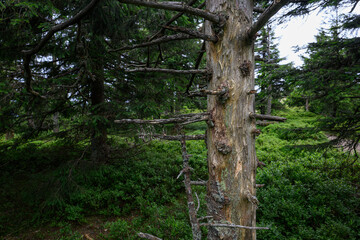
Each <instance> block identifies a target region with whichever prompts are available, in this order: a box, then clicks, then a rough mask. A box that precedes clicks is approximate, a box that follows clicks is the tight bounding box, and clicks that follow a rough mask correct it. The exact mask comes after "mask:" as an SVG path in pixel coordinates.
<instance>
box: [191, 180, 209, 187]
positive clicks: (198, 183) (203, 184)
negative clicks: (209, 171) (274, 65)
mask: <svg viewBox="0 0 360 240" xmlns="http://www.w3.org/2000/svg"><path fill="white" fill-rule="evenodd" d="M190 183H191V185H201V186H205V185H206V184H207V181H203V180H201V181H191V182H190Z"/></svg>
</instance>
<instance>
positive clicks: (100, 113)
mask: <svg viewBox="0 0 360 240" xmlns="http://www.w3.org/2000/svg"><path fill="white" fill-rule="evenodd" d="M93 41H94V42H93V44H94V46H93V47H96V46H98V49H101V47H100V46H101V43H100V42H99V40H97V39H94V40H93ZM91 69H92V77H91V79H90V80H89V81H90V88H91V108H92V109H91V111H92V112H91V113H92V115H93V116H94V117H96V125H95V126H94V127H93V129H92V135H91V157H90V158H91V160H92V161H93V162H95V163H104V162H106V161H107V158H108V155H109V146H108V145H107V127H106V124H105V122H104V118H105V109H104V103H105V94H104V82H105V76H104V64H103V61H102V60H101V59H100V58H97V57H93V58H92V59H91ZM101 118H102V119H101Z"/></svg>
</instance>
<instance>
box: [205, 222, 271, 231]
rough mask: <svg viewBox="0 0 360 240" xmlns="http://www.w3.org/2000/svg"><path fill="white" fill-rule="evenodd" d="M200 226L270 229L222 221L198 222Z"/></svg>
mask: <svg viewBox="0 0 360 240" xmlns="http://www.w3.org/2000/svg"><path fill="white" fill-rule="evenodd" d="M200 226H209V227H227V228H241V229H249V230H267V229H270V228H268V227H248V226H242V225H235V224H223V223H200Z"/></svg>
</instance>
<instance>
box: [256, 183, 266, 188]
mask: <svg viewBox="0 0 360 240" xmlns="http://www.w3.org/2000/svg"><path fill="white" fill-rule="evenodd" d="M255 187H256V188H262V187H265V184H256V185H255Z"/></svg>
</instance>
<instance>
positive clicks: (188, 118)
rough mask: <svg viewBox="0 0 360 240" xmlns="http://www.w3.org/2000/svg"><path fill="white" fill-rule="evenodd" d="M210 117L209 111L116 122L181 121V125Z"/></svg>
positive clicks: (118, 121)
mask: <svg viewBox="0 0 360 240" xmlns="http://www.w3.org/2000/svg"><path fill="white" fill-rule="evenodd" d="M208 119H209V113H197V114H189V115H179V116H176V117H174V118H168V119H153V120H142V119H121V120H115V121H114V123H120V124H125V123H135V124H169V123H180V124H181V125H185V124H190V123H193V122H200V121H206V120H208Z"/></svg>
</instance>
